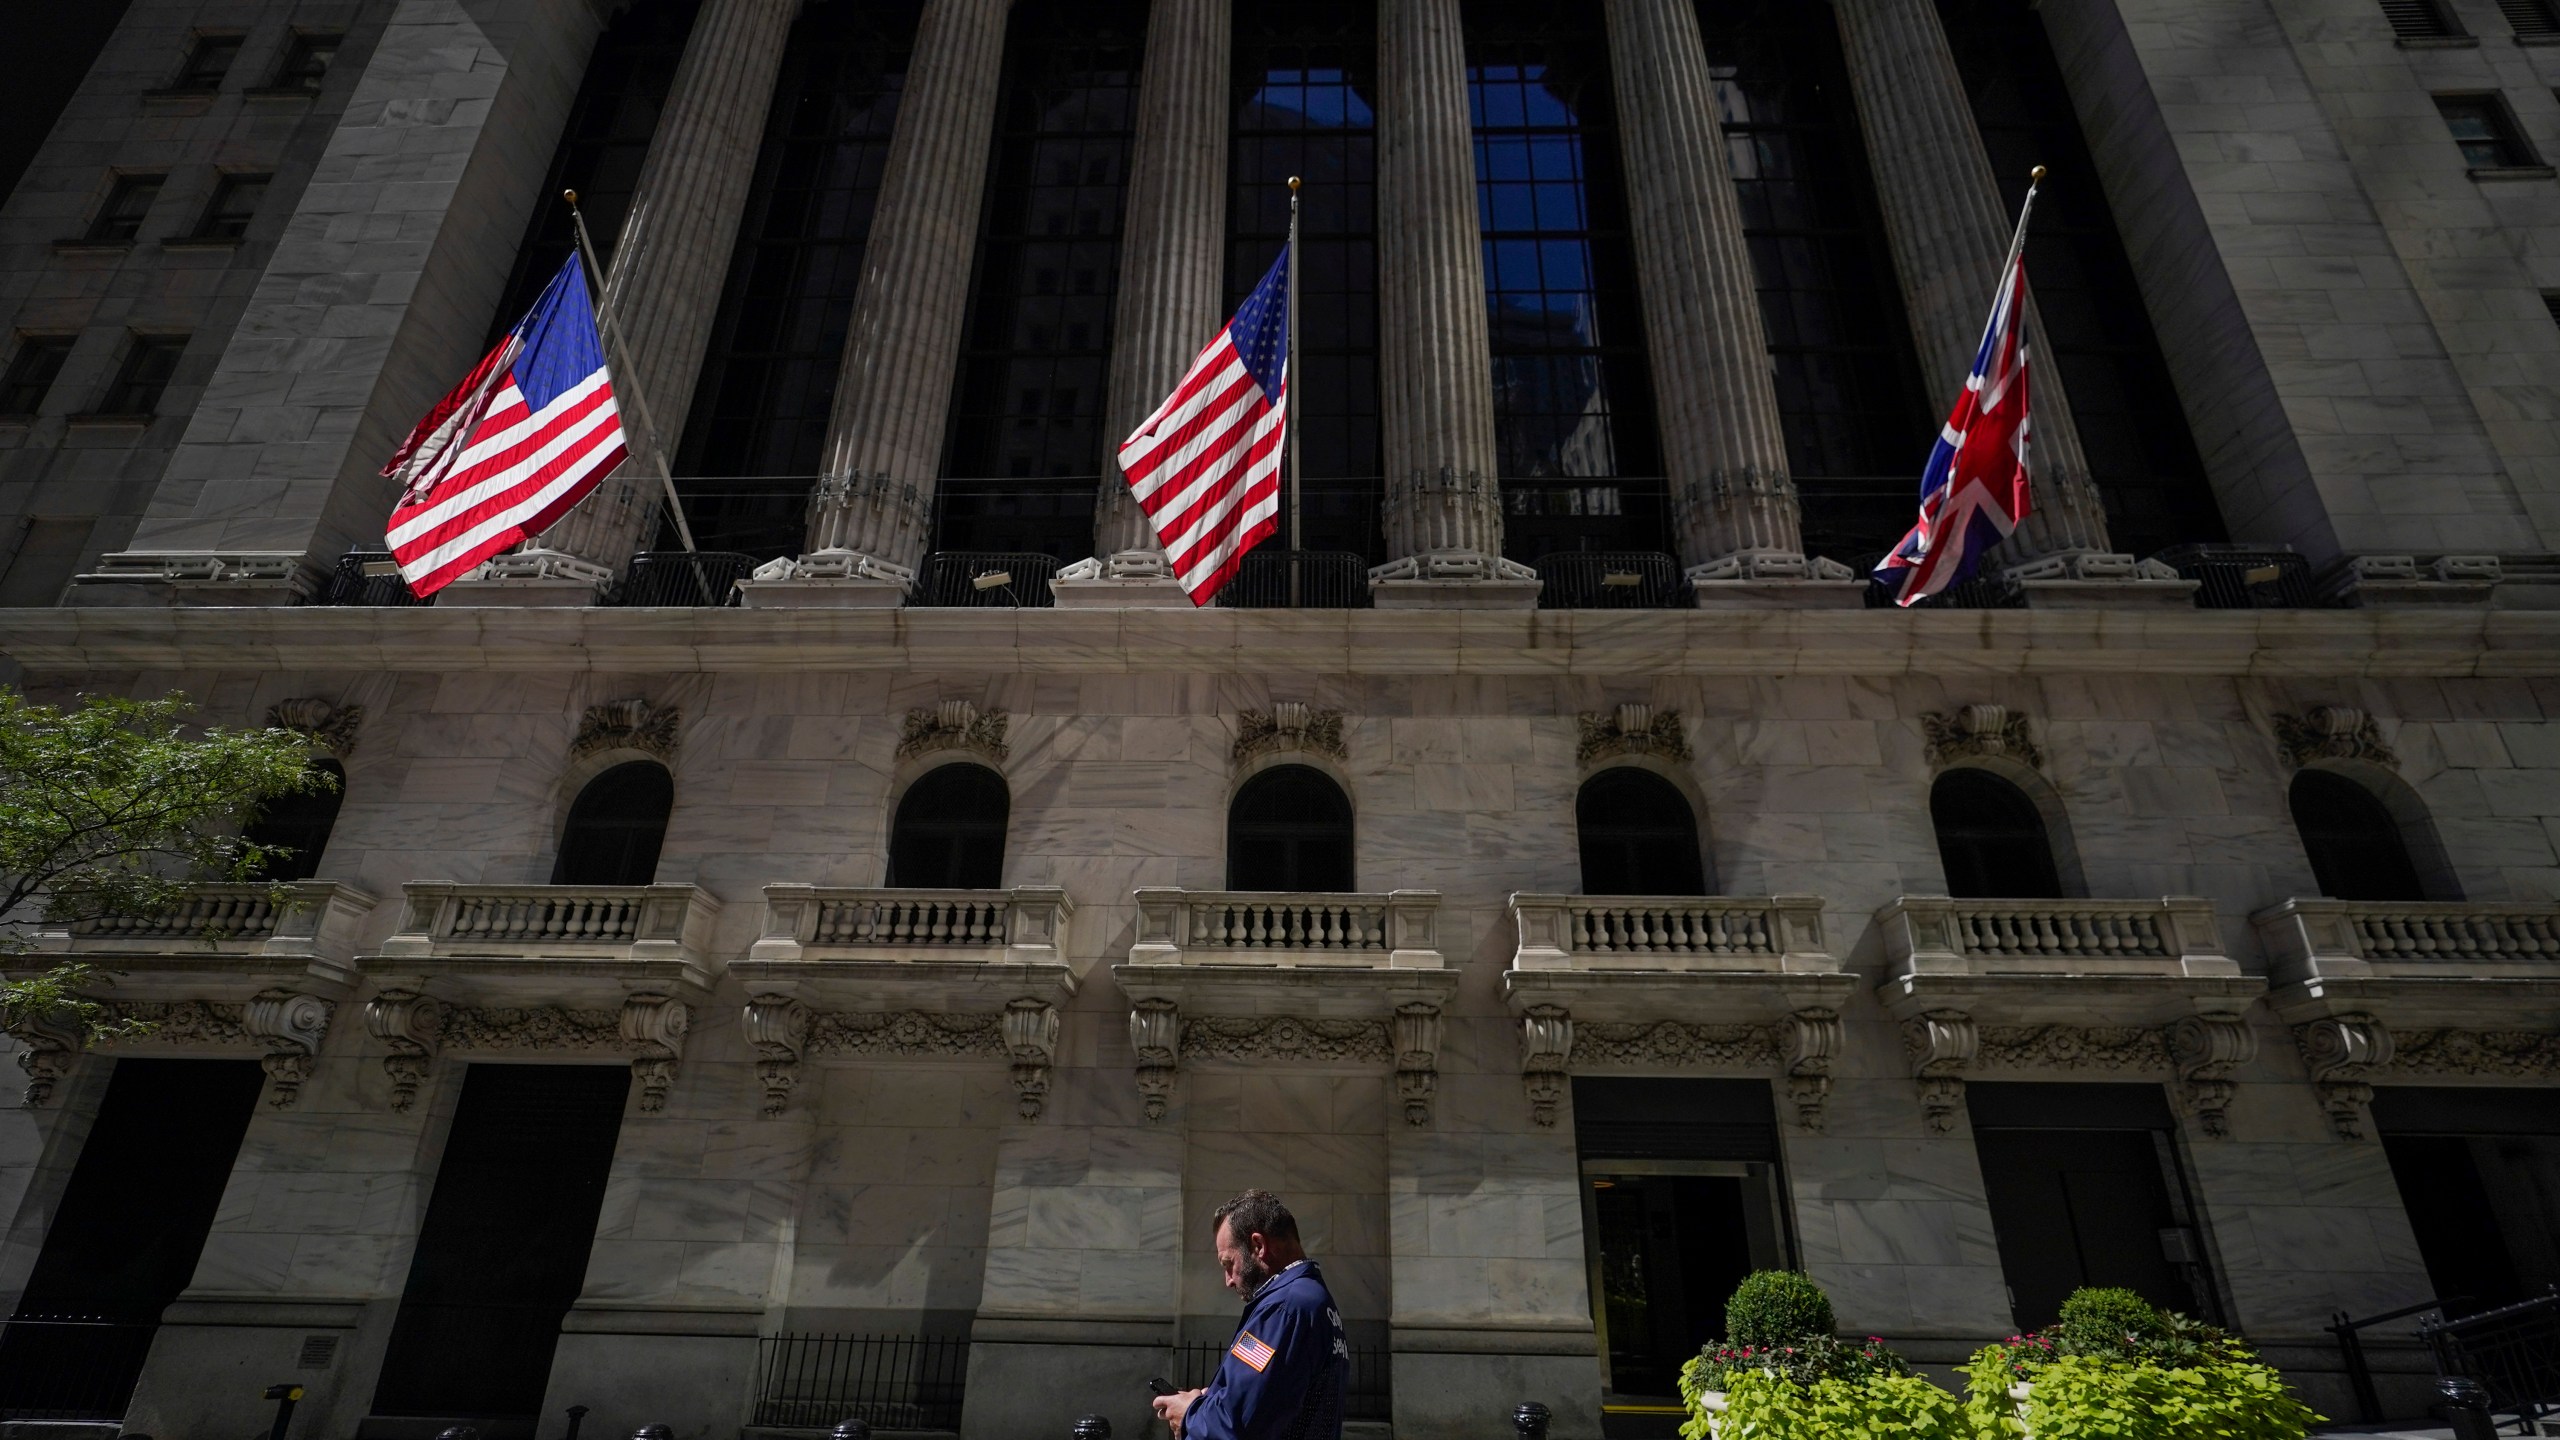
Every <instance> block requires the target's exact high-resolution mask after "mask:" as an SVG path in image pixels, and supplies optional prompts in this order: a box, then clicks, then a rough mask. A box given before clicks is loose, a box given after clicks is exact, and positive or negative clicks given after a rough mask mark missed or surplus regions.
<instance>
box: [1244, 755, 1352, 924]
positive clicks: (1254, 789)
mask: <svg viewBox="0 0 2560 1440" xmlns="http://www.w3.org/2000/svg"><path fill="white" fill-rule="evenodd" d="M1227 888H1228V889H1230V890H1321V891H1332V892H1336V893H1340V892H1343V891H1348V890H1350V889H1352V888H1353V885H1352V875H1351V801H1350V798H1349V797H1348V796H1345V795H1344V794H1343V793H1342V787H1341V786H1339V785H1336V784H1334V783H1333V781H1332V780H1331V779H1329V778H1328V777H1327V776H1326V775H1325V774H1324V772H1322V771H1320V770H1315V769H1312V768H1310V767H1308V766H1305V765H1281V766H1277V767H1275V768H1273V769H1269V770H1265V771H1263V772H1262V773H1261V774H1259V775H1256V776H1254V777H1253V778H1252V779H1250V780H1248V781H1246V782H1245V783H1244V788H1243V789H1241V790H1238V791H1237V792H1236V798H1235V802H1234V803H1233V804H1231V805H1229V806H1228V807H1227Z"/></svg>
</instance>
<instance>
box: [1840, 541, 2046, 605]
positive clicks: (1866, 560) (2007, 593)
mask: <svg viewBox="0 0 2560 1440" xmlns="http://www.w3.org/2000/svg"><path fill="white" fill-rule="evenodd" d="M1883 561H1884V556H1883V555H1882V554H1875V555H1862V556H1860V557H1859V558H1857V559H1855V560H1852V561H1850V562H1849V568H1850V569H1852V570H1855V571H1857V572H1858V573H1859V574H1861V575H1865V576H1868V577H1870V578H1869V579H1868V581H1867V588H1866V591H1865V598H1866V606H1867V608H1868V609H1870V610H1891V609H1893V608H1894V604H1893V596H1894V587H1893V586H1891V585H1888V584H1886V583H1884V582H1883V581H1881V580H1877V579H1874V578H1873V576H1874V574H1875V568H1876V566H1877V565H1879V564H1881V563H1883ZM1911 608H1912V609H1914V610H2024V609H2026V608H2027V592H2026V591H2024V590H2022V589H2020V588H2019V587H2018V584H2017V582H2016V581H2014V580H2011V579H2009V578H2007V577H2006V576H2001V575H1985V574H1977V575H1975V576H1974V578H1973V579H1970V580H1961V581H1958V582H1957V583H1955V584H1953V585H1950V586H1948V587H1947V588H1946V589H1944V590H1941V591H1939V592H1938V593H1937V594H1935V595H1932V596H1930V597H1929V598H1928V599H1926V600H1923V601H1920V602H1919V603H1918V604H1915V605H1913V606H1912V607H1911Z"/></svg>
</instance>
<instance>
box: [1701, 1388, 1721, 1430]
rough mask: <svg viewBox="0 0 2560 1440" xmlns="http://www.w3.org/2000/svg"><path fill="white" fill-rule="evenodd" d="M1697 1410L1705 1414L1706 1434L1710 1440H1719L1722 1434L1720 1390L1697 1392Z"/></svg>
mask: <svg viewBox="0 0 2560 1440" xmlns="http://www.w3.org/2000/svg"><path fill="white" fill-rule="evenodd" d="M1698 1408H1699V1409H1701V1410H1704V1411H1706V1412H1707V1434H1708V1436H1709V1437H1710V1440H1721V1437H1722V1435H1723V1434H1724V1420H1723V1415H1724V1392H1723V1391H1721V1390H1701V1391H1699V1392H1698Z"/></svg>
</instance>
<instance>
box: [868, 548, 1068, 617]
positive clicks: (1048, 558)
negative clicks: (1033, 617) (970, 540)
mask: <svg viewBox="0 0 2560 1440" xmlns="http://www.w3.org/2000/svg"><path fill="white" fill-rule="evenodd" d="M1065 566H1066V562H1064V561H1062V560H1060V559H1059V558H1058V557H1057V556H1055V555H1042V554H1039V553H1037V552H1034V551H1027V550H937V551H935V552H934V553H933V554H931V555H927V556H926V557H924V570H923V572H922V573H921V574H919V575H918V576H917V577H916V588H915V591H914V593H913V594H911V595H909V596H908V597H907V603H908V604H910V605H933V606H968V607H986V608H992V609H1003V608H1005V607H1007V606H1014V607H1019V608H1022V609H1026V610H1027V609H1034V608H1038V607H1042V606H1050V605H1055V604H1057V603H1058V601H1057V597H1056V596H1055V595H1053V594H1052V593H1050V590H1049V582H1050V581H1051V580H1054V579H1056V578H1057V575H1058V572H1059V571H1060V570H1062V569H1064V568H1065Z"/></svg>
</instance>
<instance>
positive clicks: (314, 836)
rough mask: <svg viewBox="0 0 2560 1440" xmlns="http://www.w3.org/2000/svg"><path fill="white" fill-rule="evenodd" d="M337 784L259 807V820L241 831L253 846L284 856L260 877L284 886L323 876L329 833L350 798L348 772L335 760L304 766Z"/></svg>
mask: <svg viewBox="0 0 2560 1440" xmlns="http://www.w3.org/2000/svg"><path fill="white" fill-rule="evenodd" d="M303 768H304V769H307V770H316V771H319V772H320V773H321V774H324V775H326V776H328V777H329V778H330V779H331V780H332V781H334V782H335V783H334V784H332V785H330V786H329V787H328V788H327V789H325V790H309V791H305V792H304V793H302V794H299V795H279V796H277V797H276V798H274V799H273V800H270V801H268V802H267V803H266V804H264V805H261V806H259V807H258V813H257V816H256V818H254V819H252V820H251V821H250V822H249V823H248V825H247V826H246V827H245V828H243V829H242V831H241V832H240V835H241V838H242V839H244V840H246V841H248V842H249V843H250V844H252V845H267V846H272V847H274V848H276V849H278V850H281V851H283V852H285V853H283V854H279V855H277V856H275V857H274V858H272V859H270V860H268V861H267V863H266V864H265V866H263V867H262V868H261V869H260V871H259V878H261V879H264V880H272V881H275V882H277V883H280V884H281V883H283V882H285V881H290V880H308V879H310V878H311V877H312V876H314V875H317V874H319V873H320V852H321V851H323V850H326V849H328V848H329V832H330V831H331V830H332V829H334V828H336V826H337V823H338V805H339V803H340V802H341V801H343V800H345V799H346V798H347V770H346V767H345V766H343V765H340V764H339V763H338V762H337V761H335V760H326V759H322V760H314V761H312V762H311V763H310V764H308V765H306V766H304V767H303Z"/></svg>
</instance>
